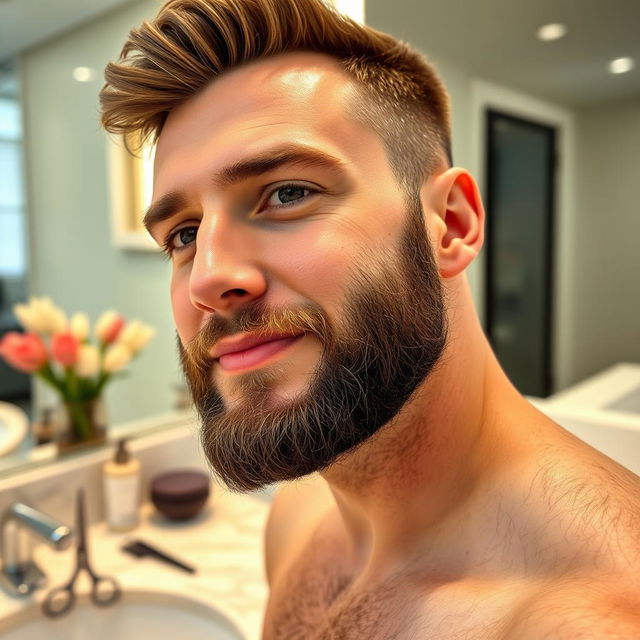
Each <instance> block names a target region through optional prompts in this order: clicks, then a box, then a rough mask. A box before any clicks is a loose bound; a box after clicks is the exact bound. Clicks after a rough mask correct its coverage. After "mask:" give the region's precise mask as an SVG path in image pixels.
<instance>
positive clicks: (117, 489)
mask: <svg viewBox="0 0 640 640" xmlns="http://www.w3.org/2000/svg"><path fill="white" fill-rule="evenodd" d="M103 473H104V506H105V516H106V521H107V525H108V526H109V528H110V529H111V530H112V531H128V530H129V529H133V528H134V527H135V526H137V524H138V517H139V514H138V512H139V500H140V461H139V460H137V459H136V458H133V457H132V456H131V454H130V453H129V451H128V450H127V441H126V438H123V439H121V440H119V441H118V448H117V449H116V454H115V456H114V458H113V460H110V461H109V462H106V463H105V465H104V468H103Z"/></svg>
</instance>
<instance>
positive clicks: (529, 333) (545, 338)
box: [485, 110, 557, 397]
mask: <svg viewBox="0 0 640 640" xmlns="http://www.w3.org/2000/svg"><path fill="white" fill-rule="evenodd" d="M486 131H487V147H486V148H487V190H486V195H487V227H486V235H487V240H486V257H487V262H486V264H487V272H486V296H487V298H486V305H485V308H486V330H487V335H488V336H489V340H490V342H491V345H492V346H493V349H494V351H495V352H496V355H497V357H498V360H499V361H500V364H501V365H502V367H503V368H504V370H505V372H506V373H507V375H508V376H509V378H510V379H511V381H512V382H513V384H514V385H515V386H516V387H517V388H518V390H519V391H520V392H521V393H523V394H526V395H532V396H537V397H546V396H548V395H549V394H550V393H552V391H553V381H552V370H553V369H552V361H551V358H552V335H551V327H552V318H553V306H552V301H553V246H554V233H553V231H554V200H555V167H556V157H557V156H556V151H555V149H556V145H555V141H556V131H555V129H554V128H552V127H548V126H545V125H541V124H538V123H536V122H531V121H529V120H523V119H521V118H516V117H513V116H509V115H506V114H504V113H499V112H497V111H493V110H488V111H487V119H486Z"/></svg>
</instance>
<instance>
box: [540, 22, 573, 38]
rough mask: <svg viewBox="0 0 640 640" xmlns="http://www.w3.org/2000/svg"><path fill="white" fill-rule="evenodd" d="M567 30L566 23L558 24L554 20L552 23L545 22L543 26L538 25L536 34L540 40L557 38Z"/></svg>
mask: <svg viewBox="0 0 640 640" xmlns="http://www.w3.org/2000/svg"><path fill="white" fill-rule="evenodd" d="M567 31H569V29H568V27H567V25H566V24H560V23H559V22H554V23H553V24H545V25H544V27H540V28H539V29H538V32H537V33H536V35H537V36H538V38H539V39H540V40H557V39H558V38H562V36H564V35H566V34H567Z"/></svg>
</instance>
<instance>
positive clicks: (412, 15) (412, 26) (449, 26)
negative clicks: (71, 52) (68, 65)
mask: <svg viewBox="0 0 640 640" xmlns="http://www.w3.org/2000/svg"><path fill="white" fill-rule="evenodd" d="M132 1H133V0H0V61H1V60H6V59H7V58H10V57H12V56H14V55H15V54H16V53H18V52H19V51H22V50H24V49H28V48H30V47H33V46H35V45H37V44H39V43H41V42H43V41H45V40H47V39H49V38H53V37H55V36H57V35H59V34H61V33H63V32H64V31H67V30H69V29H71V28H72V27H74V26H77V25H79V24H81V23H83V22H86V21H89V20H91V19H93V18H95V17H97V16H99V15H100V14H102V13H106V12H108V11H110V10H112V9H115V8H116V7H119V6H121V5H125V4H130V3H132ZM366 19H367V23H368V24H370V25H371V26H373V27H375V28H379V29H382V30H384V31H388V32H389V33H392V34H393V35H395V36H396V37H399V38H402V39H404V40H407V41H409V42H412V43H415V44H417V45H418V46H420V48H421V49H422V51H423V52H424V53H425V54H427V56H429V55H430V50H431V51H433V52H434V54H433V57H434V62H435V63H436V65H437V58H436V57H435V52H437V55H438V56H441V57H443V58H446V59H447V60H449V61H451V62H454V63H458V64H460V65H461V66H463V67H465V68H467V69H469V70H471V71H472V72H473V73H474V74H476V75H479V76H481V77H483V78H485V79H487V80H492V81H494V82H497V83H499V84H503V85H506V86H509V87H512V88H514V89H520V90H522V91H525V92H528V93H530V94H532V95H535V96H538V97H541V98H546V99H548V100H551V101H553V102H556V103H559V104H564V105H567V106H573V107H578V106H584V105H590V104H595V103H599V102H602V101H605V100H616V99H625V98H631V97H640V35H639V34H640V0H535V1H529V0H366ZM549 22H563V23H565V24H567V26H568V27H569V32H568V34H567V35H566V36H565V37H564V38H562V39H561V40H557V41H554V42H541V41H539V40H537V38H536V37H535V31H536V30H537V28H538V27H540V26H542V25H543V24H547V23H549ZM132 26H133V25H132ZM621 56H630V57H634V58H635V59H636V65H637V66H636V68H635V69H633V70H632V71H630V72H628V73H624V74H620V75H613V74H610V73H609V72H608V71H607V63H608V62H609V61H610V60H611V59H613V58H617V57H621Z"/></svg>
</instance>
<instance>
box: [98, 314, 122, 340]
mask: <svg viewBox="0 0 640 640" xmlns="http://www.w3.org/2000/svg"><path fill="white" fill-rule="evenodd" d="M124 322H125V320H124V318H123V317H122V316H115V317H114V318H113V319H112V320H111V322H109V324H108V325H107V326H106V327H105V328H104V329H103V332H102V340H103V342H106V343H107V344H111V343H112V342H115V341H116V339H117V337H118V336H119V335H120V332H121V331H122V327H124Z"/></svg>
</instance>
